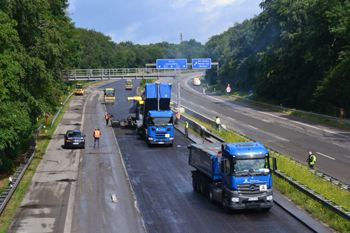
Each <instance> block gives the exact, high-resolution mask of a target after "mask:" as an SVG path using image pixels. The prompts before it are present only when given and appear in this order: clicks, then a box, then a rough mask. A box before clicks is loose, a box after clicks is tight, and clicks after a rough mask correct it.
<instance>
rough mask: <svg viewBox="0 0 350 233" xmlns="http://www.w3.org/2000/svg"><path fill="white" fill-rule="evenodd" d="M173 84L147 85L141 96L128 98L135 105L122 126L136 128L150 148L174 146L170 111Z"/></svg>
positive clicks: (171, 113)
mask: <svg viewBox="0 0 350 233" xmlns="http://www.w3.org/2000/svg"><path fill="white" fill-rule="evenodd" d="M170 98H171V84H169V83H146V84H145V90H144V91H143V92H142V94H141V96H135V97H128V101H131V100H133V101H134V104H133V106H132V107H131V108H130V109H129V114H130V116H129V117H128V119H126V120H123V121H121V122H120V125H121V126H134V127H135V128H136V130H137V133H138V134H140V135H141V136H143V137H144V138H145V139H146V142H147V144H148V145H149V146H151V145H154V144H165V145H169V146H173V143H174V125H173V112H172V111H171V110H170Z"/></svg>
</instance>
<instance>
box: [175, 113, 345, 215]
mask: <svg viewBox="0 0 350 233" xmlns="http://www.w3.org/2000/svg"><path fill="white" fill-rule="evenodd" d="M184 108H185V107H184ZM185 109H186V110H185V112H186V113H189V114H190V115H192V116H194V117H196V118H197V119H199V120H201V121H202V120H204V122H205V123H208V124H212V125H214V124H215V123H214V121H213V120H210V119H209V118H207V117H205V116H203V115H201V114H199V113H197V112H195V111H193V110H190V109H188V108H185ZM185 120H187V121H188V122H189V126H190V127H191V128H193V129H194V130H195V131H196V132H197V133H199V134H200V135H202V136H203V135H204V136H210V137H213V138H215V139H216V140H217V141H219V142H225V140H224V139H223V138H221V137H219V136H217V135H216V134H213V133H212V132H210V131H209V130H207V129H206V128H205V127H203V126H201V125H199V124H198V123H197V122H195V121H193V120H191V119H189V118H187V117H186V116H182V117H181V119H180V122H184V121H185ZM222 130H226V131H228V132H230V133H233V134H235V135H238V136H241V137H244V138H246V139H247V140H250V141H255V140H253V139H251V138H248V137H246V136H244V135H242V134H239V133H237V132H233V131H232V130H229V129H227V128H224V127H223V128H222ZM268 150H269V151H270V152H274V154H276V155H277V157H278V156H280V155H281V153H279V152H277V151H275V150H272V149H268ZM273 158H274V157H273ZM291 160H292V161H295V160H293V159H291ZM295 163H296V164H298V165H299V166H300V167H303V166H304V167H305V169H308V167H306V166H305V165H303V164H301V163H298V162H297V161H295ZM273 171H274V174H276V175H277V176H278V177H280V178H282V179H284V180H286V181H288V182H289V183H290V184H291V185H292V186H293V187H295V188H296V189H298V190H299V191H301V192H302V193H304V194H305V195H307V196H308V197H310V198H312V199H313V200H315V201H317V202H319V203H320V204H321V205H323V206H324V207H326V208H328V209H329V210H331V211H333V212H334V213H336V214H338V215H339V216H341V217H343V218H344V219H346V220H348V221H350V211H349V210H347V209H345V208H344V207H342V206H340V205H338V204H337V203H335V202H334V201H332V200H330V199H328V198H327V197H325V196H323V195H322V194H320V193H318V192H316V191H314V190H312V189H310V188H309V187H307V186H306V185H304V184H301V183H300V182H299V181H296V180H295V179H293V178H292V177H289V176H288V175H287V174H285V173H283V172H281V171H280V170H273ZM310 172H311V173H315V175H316V176H318V177H320V178H324V180H325V181H329V182H331V183H332V184H334V185H338V186H339V187H340V188H342V189H344V190H347V191H350V189H349V185H347V184H344V183H342V182H340V181H338V180H336V179H335V178H332V177H331V176H327V175H325V174H324V173H320V172H316V171H315V170H310Z"/></svg>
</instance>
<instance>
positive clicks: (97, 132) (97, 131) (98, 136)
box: [95, 130, 100, 138]
mask: <svg viewBox="0 0 350 233" xmlns="http://www.w3.org/2000/svg"><path fill="white" fill-rule="evenodd" d="M95 138H100V130H95Z"/></svg>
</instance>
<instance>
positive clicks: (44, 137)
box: [0, 95, 74, 233]
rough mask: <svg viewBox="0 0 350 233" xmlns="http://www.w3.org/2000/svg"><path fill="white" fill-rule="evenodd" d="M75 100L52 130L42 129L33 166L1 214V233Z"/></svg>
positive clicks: (64, 108) (59, 117)
mask: <svg viewBox="0 0 350 233" xmlns="http://www.w3.org/2000/svg"><path fill="white" fill-rule="evenodd" d="M67 96H68V95H67ZM67 96H66V97H67ZM73 98H74V95H72V96H71V97H70V98H69V100H68V102H67V104H66V105H65V106H64V107H63V109H62V111H61V113H60V114H59V115H58V117H57V120H56V122H55V123H54V125H53V127H52V128H51V129H50V128H46V129H42V130H41V131H40V133H39V136H38V138H37V144H36V149H35V154H34V157H33V160H32V162H31V164H30V165H29V167H28V169H27V170H26V172H25V173H24V175H23V177H22V179H21V181H20V183H19V184H18V186H17V188H16V190H15V192H14V193H13V195H12V197H11V199H10V201H9V202H8V203H7V206H6V208H5V209H4V211H3V212H2V214H1V218H0V233H3V232H6V230H7V228H8V226H9V224H10V222H11V220H12V218H13V216H14V214H15V213H16V211H17V209H18V206H19V204H20V202H21V201H22V199H23V197H24V194H25V193H26V191H27V188H28V186H29V184H30V182H31V180H32V177H33V176H34V174H35V171H36V169H37V167H38V165H39V163H40V161H41V159H42V157H43V155H44V154H45V151H46V148H47V146H48V145H49V143H50V140H51V138H52V136H53V134H54V132H55V130H56V128H57V126H58V124H59V122H60V121H61V119H62V117H63V115H64V113H65V111H66V109H67V107H68V105H69V103H70V102H71V101H72V99H73ZM51 120H52V119H51ZM45 130H46V132H45Z"/></svg>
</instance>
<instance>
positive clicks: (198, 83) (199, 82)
mask: <svg viewBox="0 0 350 233" xmlns="http://www.w3.org/2000/svg"><path fill="white" fill-rule="evenodd" d="M193 85H194V86H200V85H201V80H200V79H199V78H194V79H193Z"/></svg>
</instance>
